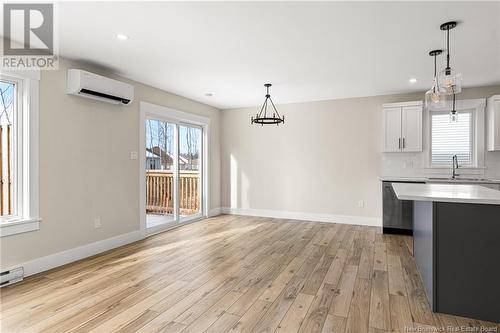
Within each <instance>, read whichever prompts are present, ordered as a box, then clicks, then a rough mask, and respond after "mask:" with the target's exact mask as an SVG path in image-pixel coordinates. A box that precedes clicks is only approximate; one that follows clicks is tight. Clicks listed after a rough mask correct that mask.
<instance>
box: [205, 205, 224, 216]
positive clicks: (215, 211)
mask: <svg viewBox="0 0 500 333" xmlns="http://www.w3.org/2000/svg"><path fill="white" fill-rule="evenodd" d="M220 214H222V208H220V207H217V208H212V209H210V210H209V211H208V217H213V216H217V215H220Z"/></svg>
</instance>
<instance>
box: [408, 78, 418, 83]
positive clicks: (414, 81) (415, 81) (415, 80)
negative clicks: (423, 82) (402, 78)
mask: <svg viewBox="0 0 500 333" xmlns="http://www.w3.org/2000/svg"><path fill="white" fill-rule="evenodd" d="M409 81H410V83H417V79H415V78H411V79H410V80H409Z"/></svg>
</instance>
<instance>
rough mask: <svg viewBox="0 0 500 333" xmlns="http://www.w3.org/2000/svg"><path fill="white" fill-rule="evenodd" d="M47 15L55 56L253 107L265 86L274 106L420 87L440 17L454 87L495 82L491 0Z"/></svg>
mask: <svg viewBox="0 0 500 333" xmlns="http://www.w3.org/2000/svg"><path fill="white" fill-rule="evenodd" d="M58 12H59V15H58V17H59V29H58V30H59V47H60V54H61V55H63V56H66V57H69V58H73V59H79V60H85V61H88V62H90V63H94V64H97V65H99V66H103V67H106V68H109V69H111V70H112V71H114V72H117V73H118V74H121V75H123V76H125V77H128V78H131V79H134V80H137V81H140V82H143V83H146V84H149V85H151V86H154V87H157V88H160V89H164V90H167V91H170V92H173V93H175V94H178V95H181V96H185V97H188V98H191V99H194V100H197V101H200V102H203V103H207V104H210V105H213V106H215V107H218V108H224V109H225V108H234V107H244V106H255V105H259V104H261V103H262V102H263V99H264V97H263V95H264V87H263V86H262V85H263V84H264V83H266V82H271V83H273V85H274V86H273V88H272V90H271V94H272V96H273V99H274V101H275V102H276V103H278V104H280V103H290V102H303V101H312V100H325V99H337V98H346V97H357V96H370V95H380V94H390V93H397V92H407V91H418V90H424V89H427V88H428V86H429V85H430V84H431V77H432V71H433V61H432V58H431V57H429V56H428V55H427V53H428V51H429V50H431V49H435V48H444V46H445V34H444V32H441V31H440V30H439V25H440V24H441V23H443V22H445V21H448V20H459V21H461V24H460V25H459V26H458V27H457V28H456V29H454V30H452V32H451V51H452V66H453V67H454V68H456V69H458V70H460V71H461V72H462V73H463V78H464V86H480V85H489V84H498V83H500V3H499V2H440V3H436V2H368V3H367V2H350V3H349V2H253V3H250V2H167V3H165V2H147V3H144V2H142V3H140V2H64V3H59V5H58ZM117 33H124V34H127V35H128V36H130V39H129V40H127V41H119V40H117V39H116V38H115V35H116V34H117ZM444 60H445V58H444V55H442V56H441V57H440V58H439V61H438V64H439V67H440V68H443V67H444ZM412 77H414V78H417V79H418V82H417V83H416V84H411V83H409V81H408V80H409V79H410V78H412ZM205 93H213V96H212V97H207V96H205Z"/></svg>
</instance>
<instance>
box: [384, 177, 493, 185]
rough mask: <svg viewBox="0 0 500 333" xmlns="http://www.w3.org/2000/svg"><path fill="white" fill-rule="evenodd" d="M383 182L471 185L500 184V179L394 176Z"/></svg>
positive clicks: (386, 178)
mask: <svg viewBox="0 0 500 333" xmlns="http://www.w3.org/2000/svg"><path fill="white" fill-rule="evenodd" d="M379 179H380V180H381V181H384V182H385V181H388V182H422V183H450V184H453V183H470V184H500V179H484V178H478V179H473V178H472V177H471V178H461V177H460V176H459V177H458V178H457V179H455V180H451V179H449V178H446V177H397V176H396V177H393V176H380V177H379Z"/></svg>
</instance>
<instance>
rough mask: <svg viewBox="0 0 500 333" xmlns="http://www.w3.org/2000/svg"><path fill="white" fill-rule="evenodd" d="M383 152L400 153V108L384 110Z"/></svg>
mask: <svg viewBox="0 0 500 333" xmlns="http://www.w3.org/2000/svg"><path fill="white" fill-rule="evenodd" d="M383 145H384V147H383V151H384V152H398V151H401V108H385V109H384V142H383Z"/></svg>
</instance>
